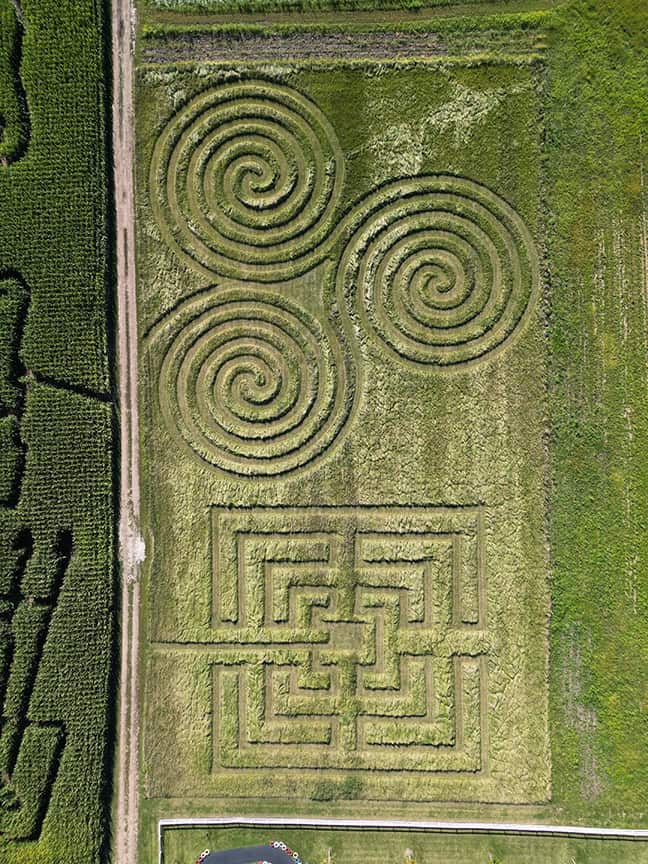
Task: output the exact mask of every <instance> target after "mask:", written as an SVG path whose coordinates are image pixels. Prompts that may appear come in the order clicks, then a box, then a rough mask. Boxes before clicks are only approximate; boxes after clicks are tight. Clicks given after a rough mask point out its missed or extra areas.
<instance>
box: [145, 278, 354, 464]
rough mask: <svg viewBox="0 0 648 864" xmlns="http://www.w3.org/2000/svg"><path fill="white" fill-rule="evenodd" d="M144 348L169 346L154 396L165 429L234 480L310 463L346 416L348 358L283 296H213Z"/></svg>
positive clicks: (181, 311)
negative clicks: (167, 427)
mask: <svg viewBox="0 0 648 864" xmlns="http://www.w3.org/2000/svg"><path fill="white" fill-rule="evenodd" d="M149 342H150V346H151V350H152V351H154V352H155V351H156V350H157V349H158V347H159V346H161V345H162V346H165V347H166V350H164V349H163V350H164V354H163V359H162V363H161V367H160V375H159V383H158V388H159V390H158V395H159V403H160V407H161V410H162V414H163V416H164V418H165V420H166V422H167V425H168V426H169V428H170V429H172V430H174V431H175V432H176V433H177V434H178V435H179V437H180V439H181V441H182V443H183V444H184V445H186V446H188V447H189V449H190V450H191V451H192V452H193V453H194V454H195V455H196V456H198V457H199V458H200V459H201V460H202V461H203V462H206V463H208V464H211V465H214V466H216V467H218V468H220V469H222V470H224V471H226V472H228V473H230V474H233V475H237V476H240V477H252V476H254V477H264V476H265V477H269V476H277V475H281V474H285V473H286V472H289V471H291V470H294V469H296V468H299V467H301V466H303V465H306V464H307V463H310V462H312V461H313V460H315V459H316V458H317V457H318V456H319V455H320V454H321V453H322V452H323V451H324V450H326V448H327V447H328V446H329V445H330V444H331V443H332V442H333V440H335V439H336V438H337V436H338V435H339V433H340V431H341V429H342V427H343V426H344V424H345V422H346V419H347V417H348V414H349V411H350V409H351V404H352V401H353V396H354V393H355V380H354V371H353V367H352V365H351V364H350V363H349V360H348V352H346V351H345V350H344V349H343V346H342V344H341V342H340V340H339V339H338V337H337V336H336V334H335V332H334V331H333V328H332V327H331V326H330V325H329V324H328V323H326V322H324V321H320V320H318V319H316V318H315V317H314V316H312V315H310V314H309V313H307V312H306V311H305V310H304V309H302V308H301V307H300V306H299V305H297V304H295V303H293V302H291V301H289V300H287V299H286V298H284V297H282V296H281V295H271V294H268V293H267V292H259V291H255V292H244V291H242V290H240V289H225V290H223V289H220V288H213V289H210V290H208V291H205V292H203V293H201V294H198V295H196V296H195V297H192V298H190V299H189V300H187V301H186V302H185V303H183V304H182V305H181V306H180V307H179V308H178V309H176V310H175V311H174V313H173V314H172V315H170V316H169V317H168V318H165V319H163V320H162V321H161V322H160V323H159V324H158V325H156V327H155V328H154V329H153V331H152V332H151V334H150V335H149Z"/></svg>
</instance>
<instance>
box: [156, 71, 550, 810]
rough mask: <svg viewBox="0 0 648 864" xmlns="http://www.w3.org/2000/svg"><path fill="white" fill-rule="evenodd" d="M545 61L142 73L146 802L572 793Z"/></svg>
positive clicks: (504, 799)
mask: <svg viewBox="0 0 648 864" xmlns="http://www.w3.org/2000/svg"><path fill="white" fill-rule="evenodd" d="M239 72H240V70H239ZM536 74H537V73H536V72H534V70H533V69H531V68H526V67H524V66H517V67H513V66H511V67H507V68H504V69H500V70H497V71H496V72H493V76H494V79H493V81H492V82H491V81H488V80H487V81H486V85H484V82H483V81H482V82H481V83H480V84H479V87H481V90H479V88H478V86H477V84H476V82H475V81H474V80H473V79H474V73H473V72H471V71H470V69H466V70H463V71H462V70H460V71H459V72H456V73H452V74H450V73H448V72H447V71H444V72H440V71H434V70H433V69H431V68H430V67H427V66H425V65H424V64H422V65H421V66H420V67H417V66H416V65H413V66H412V67H409V68H408V67H403V68H400V67H398V66H395V67H394V68H392V69H391V70H390V71H389V72H385V71H384V70H383V71H382V72H380V74H378V73H377V72H376V70H375V69H374V68H373V67H372V66H371V64H370V63H368V64H366V65H365V66H358V67H357V68H352V69H336V68H335V67H331V68H326V67H323V68H321V69H320V70H317V71H315V70H309V69H307V68H305V69H302V70H299V69H293V70H291V71H283V72H277V70H272V69H269V70H268V69H259V68H254V69H253V70H251V71H250V73H249V74H247V73H245V72H244V73H242V74H239V73H237V74H232V73H231V72H230V71H227V70H223V71H218V69H217V68H214V69H213V70H212V72H211V73H210V74H205V73H203V74H202V75H201V76H196V77H191V75H190V74H189V73H179V72H175V73H173V75H172V76H171V77H172V80H173V85H172V90H173V92H174V93H175V95H174V96H173V98H170V97H169V82H168V81H166V82H165V85H164V86H161V85H160V80H159V78H156V75H159V73H157V72H156V73H153V72H149V73H143V75H142V82H141V84H142V86H144V87H145V88H148V89H147V91H146V92H147V100H149V102H150V106H151V107H150V109H149V114H147V115H144V116H142V117H141V119H140V133H139V134H140V147H141V151H142V163H141V168H140V171H139V177H140V187H139V207H140V225H141V226H142V227H141V228H140V241H141V242H140V248H141V259H142V266H141V269H142V276H141V280H140V293H141V300H140V305H141V310H142V311H141V317H142V319H143V328H142V329H143V366H142V370H143V382H144V388H145V391H144V392H145V396H144V401H145V411H144V416H145V420H144V422H145V429H144V453H145V456H144V461H145V487H146V490H147V502H146V519H147V522H148V537H147V542H148V548H149V557H148V559H147V563H146V568H147V571H146V572H147V600H148V614H147V618H146V628H147V639H148V645H149V647H148V651H147V657H148V661H147V666H146V673H145V682H146V683H145V691H146V692H145V701H144V740H145V744H144V771H145V776H146V778H147V796H148V797H150V798H152V799H158V798H159V799H168V798H173V799H182V798H183V797H184V796H190V797H191V798H192V800H196V799H203V798H204V799H206V800H207V799H214V798H220V799H229V798H232V799H234V798H235V799H243V800H245V799H249V800H250V802H251V805H252V806H254V801H255V799H258V798H259V797H260V796H262V797H264V798H266V797H268V798H270V799H273V798H276V799H280V798H285V799H291V800H294V799H299V800H300V801H301V802H302V803H301V804H300V806H301V807H306V808H307V807H308V802H309V801H313V802H317V801H321V800H330V799H348V800H350V801H351V800H353V801H359V802H360V801H363V800H378V799H380V800H384V801H390V802H394V803H393V807H395V808H397V806H398V803H397V802H407V801H430V800H437V801H461V802H468V803H469V802H492V803H532V802H533V803H537V802H542V801H545V800H547V797H548V794H549V783H550V772H549V756H548V746H547V730H546V692H545V691H546V662H547V655H546V623H547V612H548V600H547V585H546V578H547V576H546V574H547V561H546V552H545V537H544V523H545V514H544V473H545V470H546V469H545V455H544V449H543V435H544V424H545V393H544V383H543V374H542V370H543V368H544V348H543V340H542V333H543V326H544V325H543V319H542V304H541V295H542V274H541V264H540V258H541V236H542V235H541V222H540V213H541V187H540V172H539V165H540V146H541V131H542V128H541V118H540V115H539V108H538V104H537V101H536V100H537V87H536V83H537V82H536V77H535V76H536ZM471 76H472V77H471ZM495 87H496V92H497V97H496V98H495V97H492V101H491V103H489V104H490V108H489V109H488V111H486V117H485V119H484V120H482V121H480V122H481V125H480V127H479V128H475V129H471V128H468V131H467V132H466V130H465V129H461V130H458V129H457V128H453V127H452V125H451V124H450V125H448V124H447V122H446V121H444V119H443V118H444V116H446V115H444V111H445V112H446V114H447V107H448V105H449V104H452V102H453V100H455V101H457V99H460V98H466V97H465V94H466V93H467V92H468V93H471V94H473V95H472V96H471V97H470V98H473V99H474V98H477V97H476V95H475V94H479V93H481V98H482V99H486V98H487V97H488V98H491V96H492V92H491V91H493V88H495ZM457 94H459V95H457ZM489 94H490V96H489ZM354 104H356V105H357V111H358V113H357V114H356V113H354V111H353V105H354ZM372 112H373V117H371V116H369V115H370V114H371V113H372ZM512 118H517V119H515V120H513V119H512ZM457 122H459V121H457ZM444 124H445V125H444ZM504 130H509V131H510V134H512V135H513V139H512V140H511V141H509V146H508V149H507V145H506V140H508V139H506V140H505V139H504V138H503V134H504ZM466 135H467V136H468V137H467V138H466V139H465V140H464V136H466ZM516 136H517V137H516ZM403 165H408V166H409V170H408V171H406V172H405V173H403V171H402V170H399V166H403ZM414 169H416V170H414ZM169 754H172V767H171V765H170V763H169ZM226 806H227V805H226ZM236 806H238V807H240V804H237V805H236Z"/></svg>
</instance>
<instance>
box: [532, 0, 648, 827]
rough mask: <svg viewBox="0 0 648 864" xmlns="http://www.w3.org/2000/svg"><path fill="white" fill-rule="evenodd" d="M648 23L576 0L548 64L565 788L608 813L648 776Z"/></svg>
mask: <svg viewBox="0 0 648 864" xmlns="http://www.w3.org/2000/svg"><path fill="white" fill-rule="evenodd" d="M647 30H648V10H646V9H645V8H644V7H643V5H642V4H637V3H633V2H621V3H617V2H614V3H612V2H610V3H606V2H597V3H585V2H577V3H574V4H572V8H571V10H570V11H569V12H564V13H562V14H557V15H556V17H555V30H554V32H553V34H552V36H551V45H552V48H551V51H550V54H549V66H548V92H547V95H548V103H547V106H548V110H547V124H548V134H547V156H546V170H547V180H548V184H549V186H548V188H549V207H550V222H549V225H550V230H549V232H548V252H549V264H550V268H551V274H552V282H553V290H552V298H551V319H550V320H551V328H550V332H549V337H550V348H551V358H552V359H551V375H550V386H551V402H550V404H551V438H550V442H549V446H550V453H551V461H552V469H551V473H552V490H551V514H550V515H551V545H552V557H553V591H552V594H553V619H552V667H551V668H552V685H551V689H552V717H553V723H552V740H553V747H554V765H555V766H556V770H555V774H554V777H555V779H554V795H555V798H556V800H557V801H560V802H561V803H563V805H564V806H565V807H566V808H567V809H569V810H570V811H571V812H574V811H575V812H578V810H579V809H581V808H582V807H584V806H587V809H588V810H590V812H591V813H592V818H598V819H601V818H605V817H606V815H607V814H608V813H610V812H611V811H613V810H621V811H625V812H626V813H634V814H636V817H635V818H645V815H644V816H643V817H642V816H641V814H642V813H644V804H645V796H644V792H643V790H644V789H645V788H646V784H647V783H648V773H647V772H648V734H646V733H647V728H646V708H647V706H648V653H647V643H646V638H645V634H646V632H647V628H648V578H647V575H646V574H647V572H648V544H647V542H646V535H645V524H646V519H647V518H648V471H647V470H646V461H645V453H646V447H647V446H648V414H647V411H646V399H645V381H646V366H645V358H646V349H645V344H646V343H645V338H646V332H647V327H648V313H647V309H646V305H645V304H646V295H645V291H646V271H645V266H646V246H645V243H646V229H647V224H646V218H647V217H646V213H647V207H648V197H647V190H646V186H645V182H646V181H645V170H646V167H645V166H646V164H647V160H646V157H647V154H648V150H647V146H648V138H647V137H646V130H647V129H648V110H647V107H646V100H645V98H644V97H645V93H646V89H647V87H648V74H647V71H646V70H647V68H648V66H647V64H646V59H647V56H648V54H647V47H646V41H645V34H646V32H647ZM583 799H584V800H585V801H586V802H587V804H586V805H584V804H583V803H582V802H583Z"/></svg>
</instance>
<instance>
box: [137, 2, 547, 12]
mask: <svg viewBox="0 0 648 864" xmlns="http://www.w3.org/2000/svg"><path fill="white" fill-rule="evenodd" d="M555 2H559V0H495V2H493V0H467V2H466V0H429V2H428V0H141V6H142V8H143V10H144V11H145V12H148V11H151V12H156V11H159V12H161V13H170V14H173V13H179V14H181V15H192V14H200V13H202V14H203V15H206V14H215V15H220V14H227V13H231V14H254V13H259V14H262V13H268V12H271V13H274V12H288V13H300V12H307V13H310V12H367V11H380V10H383V11H387V12H396V13H397V12H404V13H412V12H421V13H425V12H437V11H439V12H442V13H444V12H446V11H448V12H450V13H451V14H452V12H453V11H456V13H457V14H464V13H465V12H471V11H479V7H480V6H482V5H487V6H488V8H489V9H492V10H493V11H499V10H501V11H507V10H513V11H521V10H522V9H524V8H527V9H528V8H534V7H537V6H550V5H553V3H555Z"/></svg>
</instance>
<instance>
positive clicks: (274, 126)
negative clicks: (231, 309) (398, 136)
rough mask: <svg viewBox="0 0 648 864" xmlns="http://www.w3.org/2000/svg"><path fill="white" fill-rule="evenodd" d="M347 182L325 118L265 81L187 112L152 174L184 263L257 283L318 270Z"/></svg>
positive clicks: (173, 124) (170, 238)
mask: <svg viewBox="0 0 648 864" xmlns="http://www.w3.org/2000/svg"><path fill="white" fill-rule="evenodd" d="M343 182H344V162H343V159H342V154H341V150H340V146H339V144H338V141H337V137H336V135H335V132H334V131H333V128H332V127H331V124H330V123H329V121H328V120H327V119H326V117H325V116H324V114H323V113H322V112H321V111H320V110H319V108H318V107H317V106H316V105H315V104H314V103H313V102H311V101H310V100H309V99H307V98H306V97H304V96H302V95H301V94H300V93H298V92H297V91H296V90H293V89H292V88H290V87H285V86H283V85H280V84H275V83H273V84H269V83H268V82H265V81H237V82H234V83H229V84H224V85H222V86H221V87H215V88H213V89H210V90H207V91H206V92H204V93H201V94H200V95H199V96H197V97H196V98H195V99H193V100H192V101H191V102H189V103H188V104H187V105H186V106H185V107H184V108H183V109H182V110H180V111H179V112H178V113H177V114H176V115H175V116H174V117H172V118H171V120H170V122H169V123H168V124H167V126H166V127H165V128H164V130H163V132H162V134H161V135H160V137H159V138H158V140H157V143H156V145H155V149H154V152H153V160H152V163H151V170H150V189H151V202H152V205H153V209H154V211H155V214H156V218H157V220H158V224H159V226H160V229H161V231H162V234H163V236H164V237H165V239H166V240H167V242H168V243H169V245H170V246H171V247H172V248H173V249H174V250H175V251H176V253H177V254H178V255H179V256H180V257H181V258H182V260H183V261H184V262H185V263H187V264H189V265H190V266H191V267H194V268H195V269H197V270H199V271H200V272H201V273H203V274H206V275H211V274H213V273H216V274H219V275H222V276H230V277H234V278H237V279H247V280H252V281H260V282H277V281H280V280H282V279H286V278H290V277H293V276H296V275H298V274H299V273H303V272H305V271H306V270H308V269H310V268H312V267H313V265H314V264H315V263H317V257H318V256H320V255H321V248H320V247H321V244H322V242H323V241H324V240H325V239H326V237H327V235H328V234H329V233H330V231H331V228H332V226H333V224H334V218H335V215H336V209H337V207H338V204H339V201H340V197H341V191H342V185H343Z"/></svg>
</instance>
